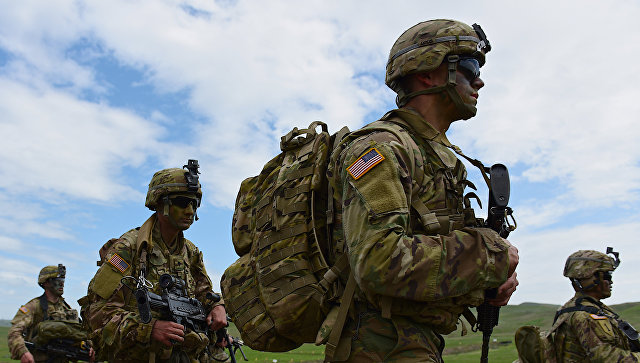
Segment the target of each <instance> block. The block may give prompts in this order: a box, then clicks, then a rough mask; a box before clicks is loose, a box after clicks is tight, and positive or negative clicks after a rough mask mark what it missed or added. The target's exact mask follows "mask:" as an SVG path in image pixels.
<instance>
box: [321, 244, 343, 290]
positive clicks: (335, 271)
mask: <svg viewBox="0 0 640 363" xmlns="http://www.w3.org/2000/svg"><path fill="white" fill-rule="evenodd" d="M348 269H349V257H347V254H346V253H343V254H342V255H340V257H338V259H337V260H336V263H335V264H333V266H331V268H330V269H328V270H327V272H325V273H324V276H322V279H321V280H320V281H318V284H320V286H321V287H322V288H323V289H324V291H325V292H326V291H329V288H330V287H331V285H332V284H333V283H334V282H335V281H336V280H337V279H338V277H339V276H342V275H343V274H344V272H345V271H348Z"/></svg>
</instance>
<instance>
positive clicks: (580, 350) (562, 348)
mask: <svg viewBox="0 0 640 363" xmlns="http://www.w3.org/2000/svg"><path fill="white" fill-rule="evenodd" d="M584 297H585V295H584V294H583V293H580V292H578V293H576V294H575V296H574V297H573V298H572V299H571V300H569V301H568V302H567V303H566V304H564V305H563V306H562V307H561V308H560V309H559V310H562V309H565V308H569V307H573V306H576V301H577V300H578V299H580V298H584ZM581 304H582V305H584V306H589V307H594V308H597V309H599V310H601V314H592V313H589V312H587V311H573V312H568V313H564V314H561V315H560V316H558V319H557V320H556V322H555V323H554V324H553V327H552V328H551V332H552V334H553V342H554V346H555V350H556V355H557V357H558V362H568V363H574V362H575V363H578V362H579V363H587V362H590V363H596V362H640V353H634V352H631V350H630V347H629V341H628V340H627V338H626V336H625V335H624V333H623V332H622V331H621V330H620V329H619V328H618V322H617V320H616V318H615V317H617V314H615V313H614V312H613V310H611V308H609V307H608V306H606V305H604V304H602V303H600V305H601V306H598V305H596V304H594V303H593V302H591V301H589V300H586V299H585V300H582V301H581Z"/></svg>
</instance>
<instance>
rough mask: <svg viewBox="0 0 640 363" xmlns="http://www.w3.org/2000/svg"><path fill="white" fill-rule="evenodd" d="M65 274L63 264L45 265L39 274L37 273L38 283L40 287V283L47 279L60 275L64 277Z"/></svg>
mask: <svg viewBox="0 0 640 363" xmlns="http://www.w3.org/2000/svg"><path fill="white" fill-rule="evenodd" d="M66 274H67V268H66V267H64V265H63V264H61V263H60V264H58V266H53V265H52V266H46V267H44V268H43V269H42V270H40V274H39V275H38V285H40V286H41V287H42V285H43V284H44V283H45V282H47V280H49V279H52V278H56V277H62V278H64V277H65V276H66Z"/></svg>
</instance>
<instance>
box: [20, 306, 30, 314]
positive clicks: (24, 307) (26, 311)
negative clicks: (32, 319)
mask: <svg viewBox="0 0 640 363" xmlns="http://www.w3.org/2000/svg"><path fill="white" fill-rule="evenodd" d="M20 311H22V312H23V313H24V314H26V313H28V312H29V309H27V307H26V306H23V307H21V308H20Z"/></svg>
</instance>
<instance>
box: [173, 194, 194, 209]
mask: <svg viewBox="0 0 640 363" xmlns="http://www.w3.org/2000/svg"><path fill="white" fill-rule="evenodd" d="M169 202H170V203H171V205H175V206H176V207H179V208H187V206H189V204H191V205H192V207H193V210H196V208H198V204H200V203H199V201H198V198H191V197H185V196H182V195H180V196H176V197H169Z"/></svg>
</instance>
